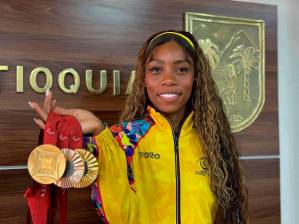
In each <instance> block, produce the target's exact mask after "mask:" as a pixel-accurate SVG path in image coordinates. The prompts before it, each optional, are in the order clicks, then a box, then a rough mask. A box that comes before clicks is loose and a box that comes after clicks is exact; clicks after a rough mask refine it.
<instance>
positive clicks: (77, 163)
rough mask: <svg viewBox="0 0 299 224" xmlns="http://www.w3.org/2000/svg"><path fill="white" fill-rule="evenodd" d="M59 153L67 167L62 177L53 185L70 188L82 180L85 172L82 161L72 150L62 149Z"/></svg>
mask: <svg viewBox="0 0 299 224" xmlns="http://www.w3.org/2000/svg"><path fill="white" fill-rule="evenodd" d="M61 151H62V152H63V153H64V155H65V158H66V161H67V163H66V164H67V165H66V169H65V173H64V174H63V176H62V177H61V178H60V179H59V180H58V181H56V182H55V183H54V184H55V185H57V186H58V187H62V188H70V187H73V185H75V184H77V183H79V182H80V180H81V179H82V177H83V175H84V170H85V167H84V161H83V159H82V158H81V156H80V155H79V154H78V153H76V152H75V151H74V150H71V149H68V148H63V149H61Z"/></svg>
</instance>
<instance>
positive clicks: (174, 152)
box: [92, 108, 215, 224]
mask: <svg viewBox="0 0 299 224" xmlns="http://www.w3.org/2000/svg"><path fill="white" fill-rule="evenodd" d="M95 140H96V145H97V147H98V153H99V157H98V160H99V166H100V168H99V177H98V180H97V183H96V184H95V185H94V186H93V190H92V199H93V202H94V204H95V206H96V208H97V209H98V213H99V214H100V217H101V219H102V220H104V221H105V222H106V223H111V224H122V223H124V224H127V223H130V224H131V223H133V224H135V223H136V224H139V223H140V224H153V223H155V224H156V223H157V224H178V223H181V224H190V223H199V224H212V223H213V218H214V212H213V209H214V203H215V197H214V194H213V192H212V191H211V188H210V179H209V177H208V176H207V167H206V160H205V157H204V153H203V150H202V147H201V144H200V141H199V138H198V135H197V133H196V130H195V129H194V128H193V112H192V113H191V114H189V116H188V117H187V118H186V119H185V121H184V122H183V125H182V127H181V129H180V132H179V133H178V134H175V133H174V131H173V129H172V127H171V125H170V123H169V122H168V120H167V119H166V118H165V117H164V116H163V115H161V114H160V113H158V112H156V111H155V110H154V109H153V108H149V117H147V118H146V119H143V120H138V121H133V122H127V123H121V124H119V125H115V126H112V127H110V128H106V129H105V130H104V131H103V132H101V134H99V135H98V136H96V137H95ZM124 152H125V153H124Z"/></svg>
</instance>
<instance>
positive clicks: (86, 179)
mask: <svg viewBox="0 0 299 224" xmlns="http://www.w3.org/2000/svg"><path fill="white" fill-rule="evenodd" d="M75 151H76V152H77V153H78V154H79V155H80V156H81V158H82V159H83V160H84V166H85V172H84V176H83V177H82V179H81V181H80V182H79V183H77V184H75V185H74V186H73V187H75V188H83V187H87V186H89V185H90V184H92V183H93V182H94V181H95V179H96V178H97V176H98V172H99V166H98V161H97V159H96V158H95V156H94V155H93V154H92V153H90V152H89V151H87V150H84V149H76V150H75Z"/></svg>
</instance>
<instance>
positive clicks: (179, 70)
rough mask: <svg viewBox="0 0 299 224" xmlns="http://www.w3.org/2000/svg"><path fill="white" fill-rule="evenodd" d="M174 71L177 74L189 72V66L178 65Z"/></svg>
mask: <svg viewBox="0 0 299 224" xmlns="http://www.w3.org/2000/svg"><path fill="white" fill-rule="evenodd" d="M176 71H177V72H178V73H179V74H185V73H187V72H189V68H188V67H179V68H177V69H176Z"/></svg>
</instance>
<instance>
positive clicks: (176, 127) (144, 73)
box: [30, 31, 247, 224]
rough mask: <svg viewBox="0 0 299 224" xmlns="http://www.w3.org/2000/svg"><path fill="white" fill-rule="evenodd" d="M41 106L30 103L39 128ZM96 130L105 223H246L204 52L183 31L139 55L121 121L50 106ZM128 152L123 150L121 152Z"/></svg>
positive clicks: (98, 195) (240, 184) (97, 193)
mask: <svg viewBox="0 0 299 224" xmlns="http://www.w3.org/2000/svg"><path fill="white" fill-rule="evenodd" d="M51 102H52V94H51V93H50V92H49V94H48V95H47V96H46V98H45V102H44V108H43V109H42V108H40V107H39V106H38V104H37V103H34V102H32V103H30V104H31V106H32V108H33V109H34V110H35V111H36V112H37V113H38V114H39V115H40V117H41V119H35V122H36V123H37V124H38V125H39V126H40V127H41V128H43V127H44V122H45V121H46V119H47V113H48V112H49V111H50V109H51ZM53 110H54V111H55V112H57V113H60V114H63V115H64V114H65V115H73V116H75V117H76V118H77V120H78V121H79V122H80V124H81V127H82V130H83V132H84V133H93V134H94V135H95V136H96V137H95V140H96V145H97V147H98V150H99V157H98V160H99V165H100V173H99V177H98V181H97V183H96V184H95V185H94V187H93V192H92V196H93V200H94V202H95V205H96V207H97V209H98V211H99V214H100V216H101V219H102V220H104V221H106V222H109V223H203V224H206V223H217V224H218V223H225V224H227V223H246V222H247V192H246V188H245V186H244V178H243V174H242V171H241V169H240V165H239V160H238V152H237V150H236V146H235V142H234V138H233V135H232V134H231V132H230V127H229V123H228V121H227V118H226V116H225V113H224V111H223V106H222V102H221V99H220V98H219V96H218V95H217V88H216V85H215V82H214V80H213V79H212V76H211V70H210V66H209V63H208V61H207V59H206V57H205V56H204V55H203V52H202V50H201V48H200V47H199V45H198V42H197V41H196V39H195V38H194V37H193V36H192V35H191V34H190V33H188V32H184V31H165V32H160V33H158V34H154V35H153V36H151V37H150V38H149V39H148V40H147V41H146V42H145V44H144V46H143V48H142V49H141V51H140V54H139V56H138V62H137V67H136V80H135V81H134V84H133V89H132V92H131V94H130V95H129V96H128V99H127V103H126V107H125V109H124V112H123V114H122V116H121V120H122V122H121V123H120V124H118V125H114V126H112V127H110V128H104V126H103V124H102V123H101V121H100V120H99V119H98V118H96V117H95V116H94V115H93V114H92V113H90V112H88V111H85V110H80V109H70V110H68V109H63V108H58V107H54V108H53ZM124 152H125V153H124Z"/></svg>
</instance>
